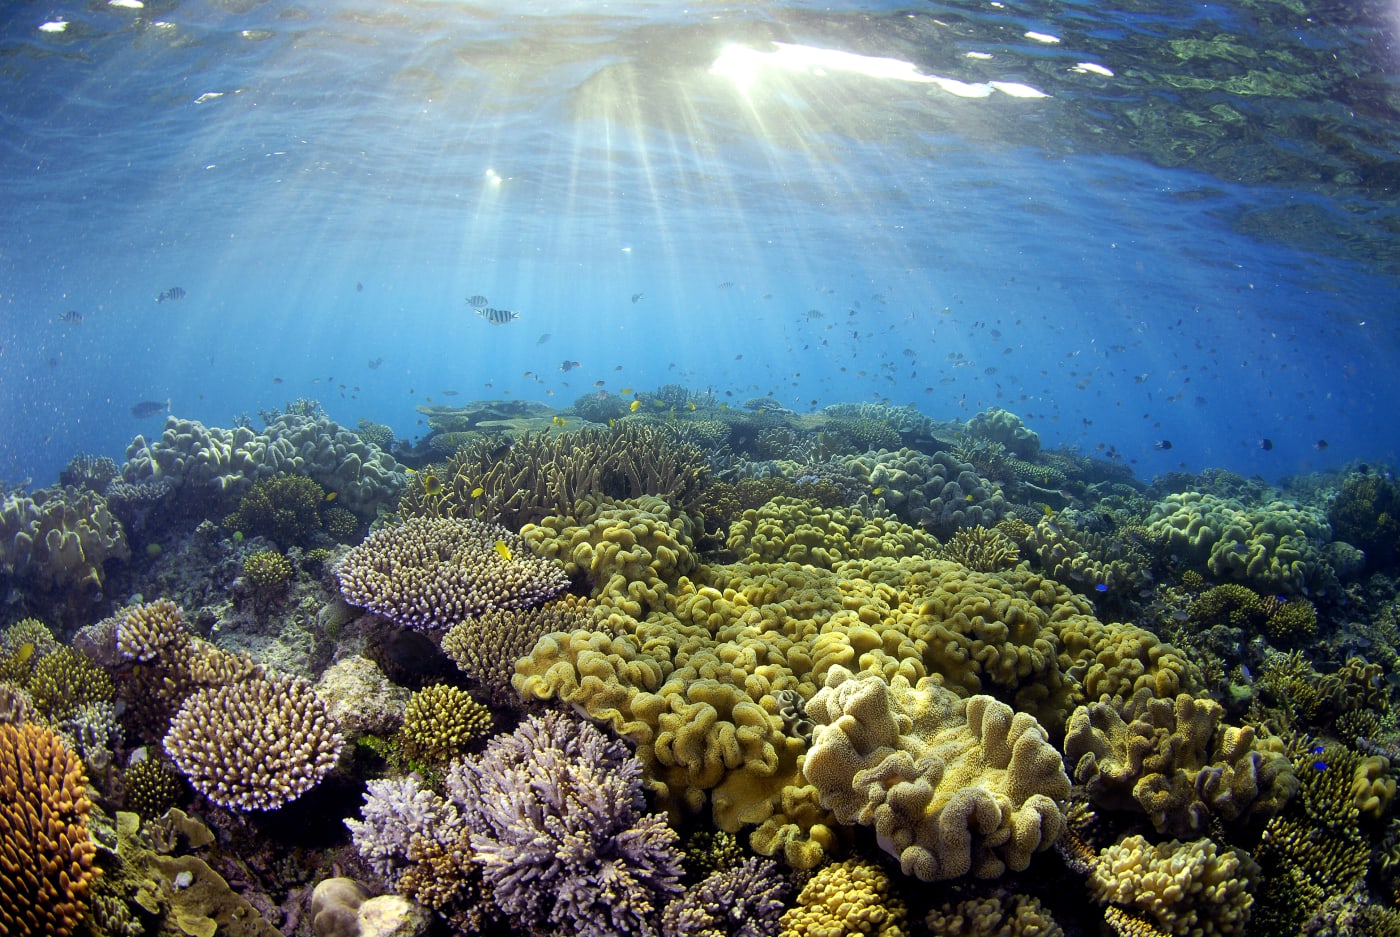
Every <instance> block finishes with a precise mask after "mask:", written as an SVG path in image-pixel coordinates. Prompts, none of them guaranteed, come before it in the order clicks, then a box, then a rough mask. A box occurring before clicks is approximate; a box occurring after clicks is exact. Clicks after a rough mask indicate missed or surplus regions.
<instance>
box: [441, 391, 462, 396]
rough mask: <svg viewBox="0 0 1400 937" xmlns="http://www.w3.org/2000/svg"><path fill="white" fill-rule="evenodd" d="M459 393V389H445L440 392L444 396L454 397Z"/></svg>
mask: <svg viewBox="0 0 1400 937" xmlns="http://www.w3.org/2000/svg"><path fill="white" fill-rule="evenodd" d="M459 393H460V391H455V390H445V391H443V392H442V395H443V396H444V397H456V396H457V395H458V394H459Z"/></svg>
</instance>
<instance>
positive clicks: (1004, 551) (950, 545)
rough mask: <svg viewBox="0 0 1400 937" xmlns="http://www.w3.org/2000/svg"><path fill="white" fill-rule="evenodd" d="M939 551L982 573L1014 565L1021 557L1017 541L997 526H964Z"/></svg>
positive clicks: (959, 563) (949, 558)
mask: <svg viewBox="0 0 1400 937" xmlns="http://www.w3.org/2000/svg"><path fill="white" fill-rule="evenodd" d="M938 552H939V555H940V556H942V557H943V558H944V559H947V560H951V561H953V562H954V563H957V564H958V565H959V566H965V567H967V568H968V569H971V570H974V571H976V572H979V573H995V572H999V571H1001V570H1003V569H1011V568H1012V567H1013V566H1015V565H1016V564H1017V563H1019V562H1020V561H1021V551H1020V549H1019V548H1018V547H1017V546H1016V541H1014V540H1012V539H1011V538H1010V537H1009V536H1007V535H1006V534H1004V533H1002V532H1001V531H1000V530H997V529H996V528H992V529H990V530H989V529H988V528H986V527H964V528H961V529H960V530H958V531H956V532H955V533H954V534H953V536H951V537H949V538H948V542H947V543H945V544H944V545H943V547H942V549H941V550H939V551H938Z"/></svg>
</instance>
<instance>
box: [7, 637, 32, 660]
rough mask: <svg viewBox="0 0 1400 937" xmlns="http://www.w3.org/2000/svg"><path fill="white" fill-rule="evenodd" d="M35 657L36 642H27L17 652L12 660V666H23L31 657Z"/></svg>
mask: <svg viewBox="0 0 1400 937" xmlns="http://www.w3.org/2000/svg"><path fill="white" fill-rule="evenodd" d="M33 656H34V642H33V641H25V642H24V643H23V644H21V645H20V646H19V648H18V649H17V650H16V651H15V653H14V655H13V656H12V657H11V658H10V663H12V664H23V663H24V662H25V661H27V660H29V658H31V657H33Z"/></svg>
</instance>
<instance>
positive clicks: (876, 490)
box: [870, 488, 885, 495]
mask: <svg viewBox="0 0 1400 937" xmlns="http://www.w3.org/2000/svg"><path fill="white" fill-rule="evenodd" d="M870 493H871V494H872V495H882V494H884V493H885V489H883V488H871V489H870Z"/></svg>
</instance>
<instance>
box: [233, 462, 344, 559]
mask: <svg viewBox="0 0 1400 937" xmlns="http://www.w3.org/2000/svg"><path fill="white" fill-rule="evenodd" d="M325 500H326V490H325V489H324V488H322V487H321V486H320V485H318V484H316V482H314V481H312V480H311V479H309V478H307V477H305V476H303V475H274V476H272V477H271V478H263V479H259V480H258V481H256V482H254V483H253V487H252V488H250V489H248V492H247V493H246V494H244V495H243V497H242V499H240V500H239V502H238V509H237V510H235V511H233V512H232V513H231V514H229V515H228V516H227V517H225V518H224V526H225V527H226V528H228V529H229V530H237V531H241V532H242V533H243V535H244V536H246V537H267V538H268V539H270V540H272V541H273V542H274V543H276V544H277V545H278V546H280V547H282V548H283V549H286V548H287V547H290V546H294V545H297V544H305V543H306V541H307V538H309V537H310V536H311V535H312V534H313V533H315V532H316V531H318V530H320V529H321V505H322V504H323V503H324V502H325Z"/></svg>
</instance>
